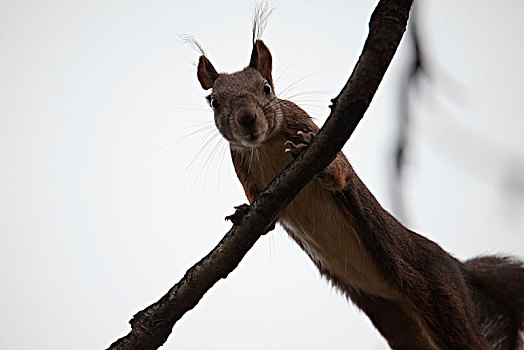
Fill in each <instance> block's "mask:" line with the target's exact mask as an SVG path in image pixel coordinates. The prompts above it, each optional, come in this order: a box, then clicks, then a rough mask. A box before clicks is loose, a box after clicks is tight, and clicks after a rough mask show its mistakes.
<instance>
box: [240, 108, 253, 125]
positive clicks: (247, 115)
mask: <svg viewBox="0 0 524 350" xmlns="http://www.w3.org/2000/svg"><path fill="white" fill-rule="evenodd" d="M256 119H257V116H256V114H255V111H250V110H243V111H240V113H238V117H237V121H238V124H240V126H242V127H244V128H249V127H252V126H253V125H255V120H256Z"/></svg>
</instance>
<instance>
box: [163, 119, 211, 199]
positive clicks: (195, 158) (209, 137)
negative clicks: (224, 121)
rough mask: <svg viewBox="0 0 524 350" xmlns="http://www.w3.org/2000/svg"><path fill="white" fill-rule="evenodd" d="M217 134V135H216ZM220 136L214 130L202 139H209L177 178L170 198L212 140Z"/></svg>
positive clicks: (170, 192)
mask: <svg viewBox="0 0 524 350" xmlns="http://www.w3.org/2000/svg"><path fill="white" fill-rule="evenodd" d="M214 133H215V134H214ZM216 136H218V134H217V133H216V130H215V129H213V130H211V131H210V132H208V133H207V134H206V135H205V136H204V137H203V138H202V139H203V140H205V139H206V138H207V141H206V142H205V143H204V145H203V146H202V147H201V148H200V150H199V151H198V152H197V154H196V155H195V156H194V157H193V159H192V160H191V162H189V164H188V165H187V166H186V167H185V169H184V170H183V171H182V173H181V174H180V176H179V177H178V178H177V180H176V181H175V183H174V184H173V186H171V190H170V191H169V197H171V195H172V194H173V190H174V189H175V187H176V185H177V184H178V183H179V181H180V180H181V179H182V177H183V176H184V175H185V174H186V172H187V171H188V170H189V169H190V168H191V167H192V166H193V164H194V162H195V161H196V160H197V159H198V158H199V157H200V155H201V154H202V152H203V151H204V149H205V148H206V147H207V146H208V145H209V143H210V142H211V140H213V139H214V138H215V137H216Z"/></svg>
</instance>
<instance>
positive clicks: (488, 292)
mask: <svg viewBox="0 0 524 350" xmlns="http://www.w3.org/2000/svg"><path fill="white" fill-rule="evenodd" d="M464 270H465V271H466V276H465V277H466V280H467V282H468V284H469V287H470V293H471V297H472V299H473V302H474V304H475V312H476V314H477V318H478V320H479V324H480V327H481V331H482V333H483V334H484V336H485V337H486V339H487V340H488V342H489V343H490V344H491V346H492V347H493V349H496V350H515V349H523V348H524V341H523V331H524V264H523V263H522V262H521V261H518V260H516V259H513V258H508V257H498V256H482V257H477V258H474V259H471V260H468V261H466V262H465V263H464Z"/></svg>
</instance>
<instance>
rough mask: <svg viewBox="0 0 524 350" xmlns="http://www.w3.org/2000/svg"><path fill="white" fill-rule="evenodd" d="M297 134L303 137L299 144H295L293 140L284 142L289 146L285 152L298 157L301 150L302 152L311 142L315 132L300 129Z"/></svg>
mask: <svg viewBox="0 0 524 350" xmlns="http://www.w3.org/2000/svg"><path fill="white" fill-rule="evenodd" d="M297 134H298V135H299V136H300V138H301V139H302V140H301V142H299V143H298V144H295V143H294V142H293V141H286V142H285V143H284V146H287V148H286V149H285V151H284V152H286V153H290V154H291V156H292V157H293V158H296V157H297V156H298V155H299V153H300V152H302V151H303V150H304V149H305V148H306V147H307V145H308V144H309V143H310V142H311V140H312V139H313V137H315V133H314V132H305V131H299V132H297Z"/></svg>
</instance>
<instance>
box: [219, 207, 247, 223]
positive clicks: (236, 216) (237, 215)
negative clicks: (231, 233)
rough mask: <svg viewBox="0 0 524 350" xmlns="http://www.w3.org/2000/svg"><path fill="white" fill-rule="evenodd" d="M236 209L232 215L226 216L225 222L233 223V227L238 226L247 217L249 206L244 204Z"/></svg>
mask: <svg viewBox="0 0 524 350" xmlns="http://www.w3.org/2000/svg"><path fill="white" fill-rule="evenodd" d="M234 208H235V212H234V213H233V214H231V215H228V216H226V217H225V218H224V220H229V221H231V222H232V223H233V225H238V224H240V222H241V221H242V219H243V218H244V215H246V213H247V210H248V209H249V205H248V204H245V203H244V204H242V205H237V206H236V207H234Z"/></svg>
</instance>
